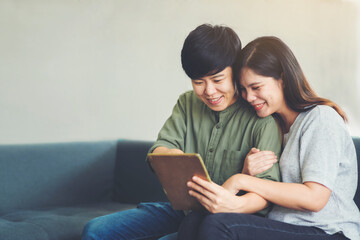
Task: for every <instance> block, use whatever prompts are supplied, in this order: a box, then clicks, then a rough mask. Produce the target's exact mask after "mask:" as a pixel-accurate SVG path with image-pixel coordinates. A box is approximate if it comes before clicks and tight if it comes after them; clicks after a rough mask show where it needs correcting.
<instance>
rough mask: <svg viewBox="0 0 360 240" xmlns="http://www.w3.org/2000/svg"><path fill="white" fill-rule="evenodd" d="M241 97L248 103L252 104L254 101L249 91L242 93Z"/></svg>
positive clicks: (253, 96) (253, 95)
mask: <svg viewBox="0 0 360 240" xmlns="http://www.w3.org/2000/svg"><path fill="white" fill-rule="evenodd" d="M242 97H243V98H244V99H245V100H246V101H248V102H249V103H251V102H253V101H255V100H256V96H255V94H254V93H252V92H251V91H247V92H245V91H244V92H243V93H242Z"/></svg>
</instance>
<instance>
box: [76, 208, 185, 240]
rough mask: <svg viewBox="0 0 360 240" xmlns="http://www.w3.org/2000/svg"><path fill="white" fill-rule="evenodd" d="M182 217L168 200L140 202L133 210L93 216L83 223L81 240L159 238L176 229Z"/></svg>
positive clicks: (169, 237) (181, 213)
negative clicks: (84, 224)
mask: <svg viewBox="0 0 360 240" xmlns="http://www.w3.org/2000/svg"><path fill="white" fill-rule="evenodd" d="M183 218H184V213H183V212H182V211H175V210H174V209H173V208H172V207H171V205H170V203H140V204H139V205H138V207H137V208H134V209H130V210H126V211H121V212H117V213H113V214H109V215H105V216H102V217H97V218H94V219H93V220H91V221H90V222H88V223H87V224H86V226H85V228H84V230H83V234H82V237H81V239H82V240H100V239H103V240H105V239H106V240H115V239H116V240H120V239H121V240H123V239H126V240H127V239H158V238H161V237H163V236H165V235H168V234H171V233H174V232H176V231H177V230H178V227H179V225H180V223H181V221H182V219H183ZM174 237H175V239H176V235H175V236H174V235H169V236H168V238H167V237H165V238H164V239H174Z"/></svg>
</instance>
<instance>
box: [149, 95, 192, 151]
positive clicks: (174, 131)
mask: <svg viewBox="0 0 360 240" xmlns="http://www.w3.org/2000/svg"><path fill="white" fill-rule="evenodd" d="M185 98H186V96H185V95H184V94H183V95H181V96H180V97H179V99H178V101H177V103H176V104H175V106H174V108H173V111H172V114H171V116H170V117H169V118H168V119H167V120H166V122H165V124H164V125H163V127H162V128H161V130H160V132H159V134H158V138H157V140H156V142H155V144H154V145H153V146H152V147H151V148H150V150H149V152H153V151H154V149H155V148H157V147H167V148H169V149H174V148H176V149H180V150H182V151H184V148H185V147H184V141H185V134H186V99H185Z"/></svg>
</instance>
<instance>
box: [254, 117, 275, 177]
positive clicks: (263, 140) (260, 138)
mask: <svg viewBox="0 0 360 240" xmlns="http://www.w3.org/2000/svg"><path fill="white" fill-rule="evenodd" d="M253 146H255V147H256V148H258V149H260V150H262V151H264V150H266V151H273V152H274V153H275V155H276V156H277V157H278V159H280V154H281V134H280V131H279V127H278V125H277V123H276V121H275V119H274V118H273V117H272V116H269V117H267V118H263V119H259V122H258V123H257V124H256V126H255V129H254V144H253ZM256 177H259V178H263V179H268V180H273V181H280V180H281V176H280V169H279V164H278V162H277V163H275V164H274V165H273V166H272V167H271V168H270V169H269V170H267V171H265V172H262V173H259V174H258V175H256Z"/></svg>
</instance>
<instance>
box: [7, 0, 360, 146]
mask: <svg viewBox="0 0 360 240" xmlns="http://www.w3.org/2000/svg"><path fill="white" fill-rule="evenodd" d="M359 10H360V6H359V4H358V3H356V1H344V0H271V1H270V0H224V1H218V0H198V1H190V0H157V1H146V0H143V1H140V0H131V1H119V0H102V1H95V0H77V1H74V0H52V1H49V0H32V1H27V0H0V143H5V144H7V143H30V142H58V141H78V140H85V141H87V140H101V139H116V138H129V139H144V140H154V139H156V136H157V133H158V131H159V129H160V128H161V126H162V124H163V123H164V121H165V120H166V118H167V117H168V116H169V114H170V113H171V110H172V107H173V105H174V104H175V102H176V99H177V97H178V95H179V94H180V93H182V92H183V91H185V90H187V89H190V88H191V85H190V81H189V80H188V79H187V77H186V75H185V74H184V73H183V71H182V68H181V64H180V51H181V47H182V44H183V41H184V39H185V37H186V36H187V34H188V33H189V32H190V31H191V30H192V29H194V28H195V27H196V26H198V25H199V24H202V23H212V24H225V25H228V26H230V27H232V28H233V29H234V30H235V31H236V32H237V33H238V34H239V36H240V38H241V40H242V42H243V44H244V45H245V44H246V43H248V42H249V41H250V40H252V39H254V38H255V37H259V36H262V35H275V36H278V37H280V38H281V39H283V40H284V41H285V42H286V43H287V44H288V45H289V46H290V48H291V49H292V50H293V51H294V53H295V55H296V56H297V57H298V60H299V62H300V64H301V65H302V67H303V69H304V71H305V74H306V75H307V77H308V79H309V81H310V82H311V84H312V85H313V87H314V88H315V90H316V91H317V92H318V93H319V95H321V96H324V97H328V98H330V99H332V100H334V101H335V102H337V103H338V104H339V105H340V106H342V107H343V108H344V109H345V110H346V112H347V113H348V115H349V117H350V124H349V128H350V132H351V134H352V135H357V136H360V107H359V103H360V97H359V94H360V93H359V90H360V67H359V65H360V64H359V63H360V43H359V42H360V41H359V39H360V28H359V26H360V20H359Z"/></svg>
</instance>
